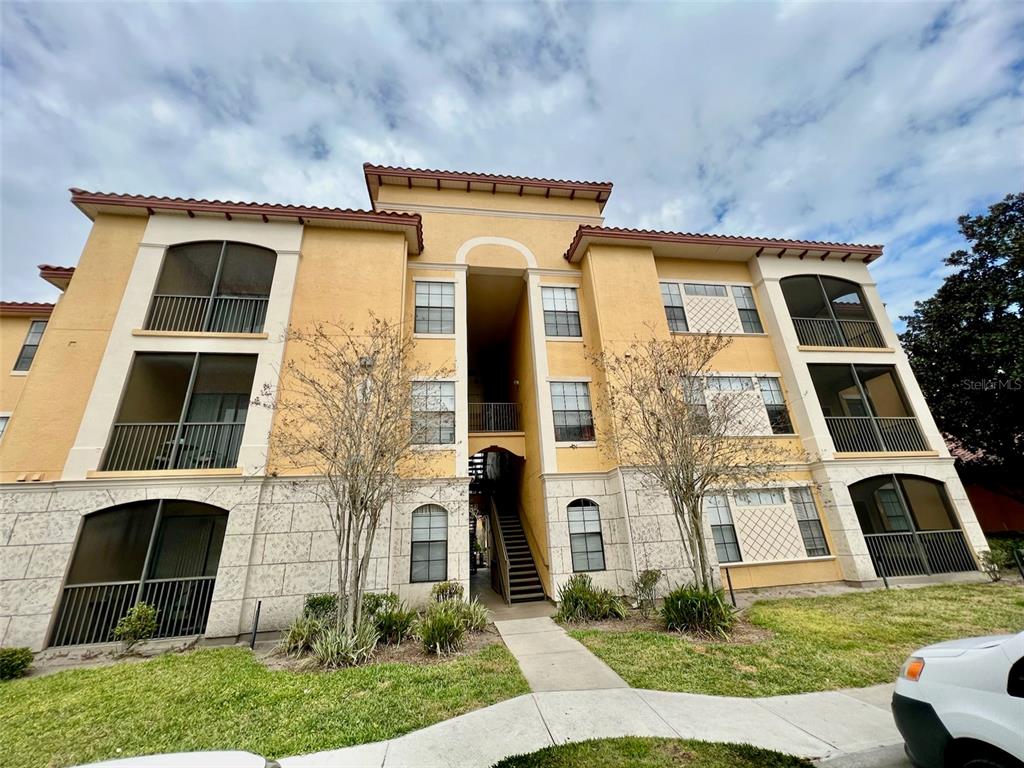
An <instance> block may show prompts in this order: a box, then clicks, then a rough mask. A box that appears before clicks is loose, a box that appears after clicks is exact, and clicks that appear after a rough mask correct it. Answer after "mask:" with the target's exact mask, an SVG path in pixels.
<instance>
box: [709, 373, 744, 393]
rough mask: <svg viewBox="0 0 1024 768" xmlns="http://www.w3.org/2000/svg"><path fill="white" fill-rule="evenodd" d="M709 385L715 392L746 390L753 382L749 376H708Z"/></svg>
mask: <svg viewBox="0 0 1024 768" xmlns="http://www.w3.org/2000/svg"><path fill="white" fill-rule="evenodd" d="M707 387H708V389H711V390H714V391H715V392H746V391H747V390H748V389H753V383H752V382H751V380H750V377H748V376H708V378H707Z"/></svg>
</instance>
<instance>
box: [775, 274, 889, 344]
mask: <svg viewBox="0 0 1024 768" xmlns="http://www.w3.org/2000/svg"><path fill="white" fill-rule="evenodd" d="M780 285H781V287H782V294H783V296H784V297H785V299H786V306H787V307H788V308H789V315H790V317H791V318H792V320H793V327H794V328H795V329H796V336H797V340H798V341H799V342H800V343H801V344H803V345H806V346H809V347H860V348H866V349H884V348H885V341H884V340H883V339H882V334H881V332H880V331H879V330H878V324H877V323H875V320H874V318H873V317H872V316H871V312H870V311H869V310H868V307H867V302H866V301H865V300H864V294H863V292H862V291H861V289H860V286H859V285H857V284H856V283H851V282H849V281H847V280H840V279H839V278H836V277H827V276H823V275H795V276H793V277H787V278H783V279H782V280H781V281H780Z"/></svg>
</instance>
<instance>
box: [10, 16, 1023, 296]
mask: <svg viewBox="0 0 1024 768" xmlns="http://www.w3.org/2000/svg"><path fill="white" fill-rule="evenodd" d="M0 13H2V40H0V42H2V75H3V82H2V96H0V99H2V105H0V106H2V157H0V160H2V201H0V204H2V221H0V223H2V229H3V233H2V274H0V282H2V298H4V299H31V300H44V299H47V298H52V297H53V295H54V293H55V292H54V291H53V290H52V289H50V288H49V287H48V286H47V285H46V284H45V283H43V282H42V281H40V280H39V279H38V278H37V277H36V276H35V267H34V265H36V264H38V263H41V262H50V263H56V264H74V263H75V261H76V260H77V258H78V255H79V253H80V251H81V248H82V244H83V243H84V240H85V236H86V234H87V231H88V221H87V220H86V219H85V217H84V216H82V214H80V213H79V212H78V211H77V210H75V209H74V208H73V207H72V206H71V205H70V203H69V202H68V193H67V188H68V187H70V186H79V187H83V188H86V189H89V190H99V191H105V192H129V193H145V194H156V195H175V196H188V197H216V198H228V199H238V200H256V201H260V202H294V203H310V204H316V205H337V206H354V207H363V208H365V207H368V202H367V200H366V191H365V187H364V185H363V182H362V177H361V164H362V163H363V162H364V161H372V162H376V163H387V164H396V165H409V166H416V167H427V168H443V169H451V170H474V171H485V172H497V173H512V174H522V175H533V176H551V177H556V178H571V179H585V180H599V181H604V180H610V181H613V182H614V183H615V192H614V193H613V195H612V199H611V202H610V203H609V205H608V207H607V208H606V211H605V212H606V216H607V223H608V224H609V225H614V226H630V227H648V228H659V229H669V230H682V231H690V232H713V233H723V234H744V235H771V236H783V237H809V238H816V239H837V240H845V241H853V242H864V243H883V244H885V246H886V256H885V258H883V259H882V260H881V262H879V263H878V264H877V265H876V266H875V267H874V272H875V275H876V277H877V279H878V280H879V282H880V285H881V290H882V294H883V296H884V297H885V298H886V300H887V301H888V302H889V310H890V313H891V314H892V315H894V316H895V315H898V314H902V313H906V312H907V311H909V310H910V308H911V307H912V304H913V301H914V300H915V299H919V298H923V297H926V296H928V295H929V294H930V293H931V292H932V291H933V290H934V288H935V287H936V285H937V284H938V282H939V281H940V279H941V276H942V274H943V266H942V257H943V256H944V255H945V254H947V253H948V252H949V251H950V250H952V249H954V248H955V247H957V245H958V237H957V233H956V227H955V221H956V217H957V216H958V215H959V214H961V213H963V212H966V211H973V212H977V211H981V210H983V209H984V208H985V207H986V206H987V205H989V204H991V203H992V202H994V201H995V200H997V199H999V198H1001V197H1003V196H1004V195H1006V194H1007V193H1009V192H1012V191H1017V190H1020V189H1021V187H1022V184H1024V167H1022V158H1024V86H1022V82H1024V3H1021V2H983V3H982V2H979V3H952V4H939V3H927V2H920V3H914V2H902V3H884V4H883V3H879V4H870V3H804V4H799V5H775V4H771V3H745V4H733V5H728V4H718V3H715V4H667V3H666V4H653V3H644V4H639V5H626V4H611V3H604V4H599V5H564V4H556V3H544V4H540V5H527V4H518V3H502V4H494V3H483V4H475V3H463V4H457V3H447V4H444V5H436V6H429V5H426V4H421V3H411V2H410V3H393V4H387V5H382V4H377V5H370V4H283V3H281V4H270V3H259V4H256V3H251V4H244V3H235V4H230V5H212V4H201V5H195V4H177V3H170V4H160V5H145V4H142V3H134V4H131V5H119V4H115V3H97V4H92V3H77V4H56V3H54V4H46V3H33V4H27V5H19V4H16V3H10V2H6V3H3V4H2V10H0Z"/></svg>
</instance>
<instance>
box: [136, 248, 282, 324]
mask: <svg viewBox="0 0 1024 768" xmlns="http://www.w3.org/2000/svg"><path fill="white" fill-rule="evenodd" d="M276 260H277V254H275V253H274V252H273V251H271V250H268V249H266V248H260V247H258V246H254V245H246V244H244V243H229V242H221V241H214V242H198V243H186V244H184V245H176V246H172V247H171V248H168V249H167V254H166V256H165V257H164V263H163V267H162V268H161V270H160V277H159V279H158V281H157V286H156V292H155V293H154V294H153V298H152V301H151V302H150V305H149V312H148V313H147V315H146V323H145V329H146V330H150V331H178V332H186V333H262V332H263V325H264V322H265V321H266V317H267V303H268V301H269V297H270V286H271V283H272V282H273V278H274V267H275V263H276Z"/></svg>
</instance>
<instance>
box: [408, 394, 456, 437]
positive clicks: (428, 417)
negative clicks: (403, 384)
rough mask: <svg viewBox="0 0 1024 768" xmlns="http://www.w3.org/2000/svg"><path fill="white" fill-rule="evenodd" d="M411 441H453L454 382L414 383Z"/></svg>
mask: <svg viewBox="0 0 1024 768" xmlns="http://www.w3.org/2000/svg"><path fill="white" fill-rule="evenodd" d="M412 442H413V443H415V444H417V445H450V444H452V443H454V442H455V382H453V381H417V382H413V385H412Z"/></svg>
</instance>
